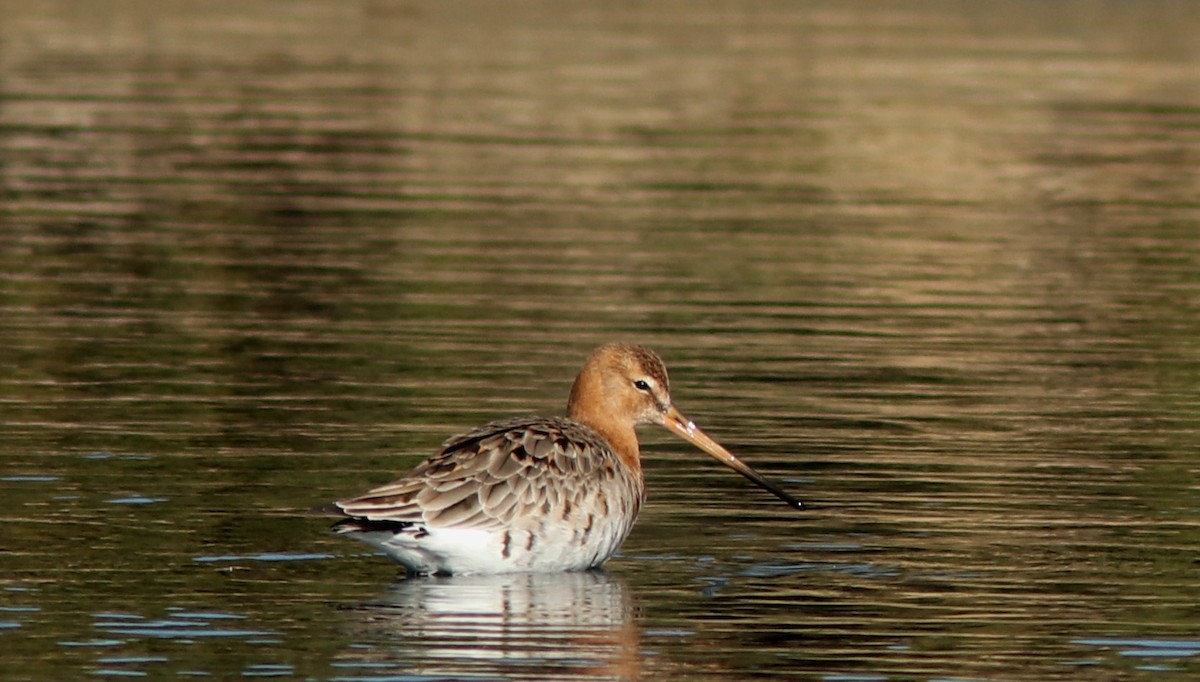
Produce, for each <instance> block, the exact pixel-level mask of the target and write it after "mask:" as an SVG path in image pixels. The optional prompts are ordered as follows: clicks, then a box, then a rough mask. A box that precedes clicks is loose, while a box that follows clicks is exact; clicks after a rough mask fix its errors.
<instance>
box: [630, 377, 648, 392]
mask: <svg viewBox="0 0 1200 682" xmlns="http://www.w3.org/2000/svg"><path fill="white" fill-rule="evenodd" d="M633 387H634V388H636V389H637V390H639V391H641V392H643V393H649V392H650V384H649V382H647V381H646V380H645V379H636V380H634V382H633Z"/></svg>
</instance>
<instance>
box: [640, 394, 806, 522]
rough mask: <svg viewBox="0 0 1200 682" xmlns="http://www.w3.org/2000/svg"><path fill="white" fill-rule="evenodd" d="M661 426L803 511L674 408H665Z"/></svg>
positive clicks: (781, 490)
mask: <svg viewBox="0 0 1200 682" xmlns="http://www.w3.org/2000/svg"><path fill="white" fill-rule="evenodd" d="M661 424H662V425H663V426H665V427H666V428H667V429H668V430H669V431H671V433H674V434H675V435H677V436H679V437H680V438H683V439H684V440H686V441H688V442H689V443H691V444H692V445H695V446H696V447H698V448H700V449H701V450H703V451H705V452H707V453H708V454H710V455H712V457H713V459H715V460H717V461H718V462H720V463H722V464H724V465H725V466H727V467H729V468H730V469H733V470H734V471H736V472H738V473H739V474H741V475H743V476H745V477H746V478H748V479H750V482H752V483H754V485H757V486H758V487H760V488H762V489H763V490H766V491H767V492H769V493H771V494H772V495H774V496H775V497H778V498H779V499H781V500H783V501H784V502H787V503H788V504H789V505H791V506H792V507H793V508H794V509H804V503H803V502H801V501H800V500H797V499H796V498H794V497H792V496H791V495H789V494H787V493H786V492H784V491H783V489H782V488H780V487H779V486H777V485H775V484H774V483H772V482H770V481H768V480H767V479H765V478H763V475H762V474H760V473H758V472H757V471H755V470H754V469H753V468H751V467H750V465H749V464H746V463H745V462H743V461H742V460H740V459H738V458H737V457H734V455H733V453H731V452H730V451H728V450H726V449H725V448H724V447H722V446H721V444H720V443H718V442H717V441H715V440H713V439H711V438H709V437H708V436H707V435H706V434H705V433H704V432H703V431H701V430H700V429H699V427H697V426H696V424H695V422H693V421H692V420H690V419H688V418H687V417H685V416H683V415H682V414H680V412H679V410H677V409H675V406H674V405H672V406H671V407H669V408H667V411H666V413H665V414H663V416H662V422H661Z"/></svg>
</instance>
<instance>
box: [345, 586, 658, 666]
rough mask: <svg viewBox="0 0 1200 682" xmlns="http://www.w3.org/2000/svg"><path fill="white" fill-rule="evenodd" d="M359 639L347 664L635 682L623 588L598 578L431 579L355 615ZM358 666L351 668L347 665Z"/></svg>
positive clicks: (635, 647) (634, 642) (635, 646)
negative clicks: (628, 681)
mask: <svg viewBox="0 0 1200 682" xmlns="http://www.w3.org/2000/svg"><path fill="white" fill-rule="evenodd" d="M353 612H354V613H355V614H356V615H357V616H358V617H356V618H354V619H352V625H351V629H352V630H353V633H354V635H355V636H356V638H358V639H359V641H358V643H357V644H356V646H355V648H354V649H352V650H350V651H347V652H346V655H345V656H342V657H339V658H341V663H340V665H341V666H343V667H355V662H356V661H357V662H358V664H360V665H363V666H369V667H371V668H372V669H373V673H379V672H381V671H380V668H381V667H389V664H394V665H396V666H397V668H398V669H402V670H403V671H404V672H405V673H407V674H408V675H413V674H417V675H422V676H424V675H431V676H435V677H437V678H439V679H441V678H445V679H462V678H469V677H480V676H483V677H494V676H503V677H513V676H516V677H519V678H521V679H555V680H562V679H576V678H587V679H612V680H631V679H637V678H638V677H639V672H640V666H641V661H640V652H639V642H638V634H637V629H636V626H635V623H634V614H633V607H632V606H631V601H630V598H629V596H628V592H627V589H626V587H625V585H624V584H623V583H622V582H621V581H619V580H618V579H616V578H614V577H612V576H610V575H608V574H606V573H604V572H600V571H587V572H576V573H550V574H531V573H524V574H512V575H492V576H461V577H445V578H442V577H429V578H417V579H410V580H403V581H401V582H398V583H396V584H395V585H394V586H392V588H391V589H389V590H388V592H387V593H385V594H384V595H382V596H381V597H380V598H379V599H377V600H376V601H373V602H371V603H368V604H363V605H360V606H358V607H356V608H355V609H354V610H353ZM350 659H353V660H350Z"/></svg>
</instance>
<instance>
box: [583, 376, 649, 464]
mask: <svg viewBox="0 0 1200 682" xmlns="http://www.w3.org/2000/svg"><path fill="white" fill-rule="evenodd" d="M603 381H604V377H603V376H602V374H601V373H600V372H597V371H591V370H590V369H589V368H588V367H585V368H584V370H583V371H582V372H580V373H579V376H578V377H576V378H575V384H574V385H573V386H571V397H570V398H569V399H568V400H567V416H568V417H570V418H571V419H574V420H575V421H577V422H579V423H581V424H584V425H585V426H588V427H590V428H591V429H592V430H593V431H595V432H596V433H598V434H600V436H601V437H602V438H603V439H604V440H605V441H607V442H608V444H609V446H611V447H612V449H613V452H614V453H616V455H617V457H619V458H621V462H622V463H623V464H625V466H626V467H628V468H629V469H630V470H631V471H637V472H640V471H641V470H642V461H641V457H640V456H639V453H638V439H637V432H636V431H634V429H633V424H632V423H629V422H623V421H621V420H620V419H618V418H617V417H616V415H617V414H619V413H620V410H619V408H618V406H615V405H610V404H609V403H608V401H607V400H606V399H605V396H606V395H609V394H607V393H606V392H605V391H604V385H603Z"/></svg>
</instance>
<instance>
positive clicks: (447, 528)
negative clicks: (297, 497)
mask: <svg viewBox="0 0 1200 682" xmlns="http://www.w3.org/2000/svg"><path fill="white" fill-rule="evenodd" d="M641 424H658V425H660V426H663V427H665V428H666V429H667V430H668V431H670V432H672V433H674V434H676V435H678V436H680V437H682V438H683V439H685V440H687V441H689V442H691V443H692V444H694V445H695V446H697V447H698V448H700V449H701V450H703V451H704V452H706V453H708V454H709V455H711V456H712V457H714V458H715V459H717V460H718V461H720V462H722V463H723V464H725V465H726V466H728V467H730V468H732V469H733V470H734V471H737V472H738V473H740V474H742V475H743V476H745V477H746V478H747V479H749V480H750V481H751V482H753V483H754V484H756V485H758V486H759V487H761V488H763V489H764V490H767V491H769V492H770V493H772V494H774V495H775V496H776V497H778V498H780V499H781V500H783V501H785V502H787V503H788V504H789V505H790V506H791V507H792V508H794V509H803V508H804V505H803V503H802V502H801V501H800V500H798V499H796V498H794V497H792V496H791V495H789V494H788V493H787V492H785V491H784V490H782V489H781V488H779V487H778V486H776V485H775V484H774V483H771V482H770V481H768V480H767V479H766V478H764V477H763V476H762V475H760V474H759V473H758V472H757V471H755V470H754V469H753V468H751V467H750V465H748V464H746V463H745V462H743V461H742V460H740V459H738V458H737V457H735V456H734V455H733V454H731V453H730V452H729V451H728V450H726V449H725V448H724V447H722V446H721V445H719V444H718V443H717V442H716V441H714V440H713V439H711V438H710V437H708V435H706V434H705V433H704V432H703V431H701V430H700V429H699V428H698V427H697V426H696V424H695V423H694V422H693V421H692V420H690V419H688V418H686V417H684V416H683V414H681V413H680V411H679V410H678V409H676V407H675V405H674V404H673V403H672V401H671V394H670V388H669V381H668V378H667V370H666V366H665V365H664V364H663V361H662V359H661V358H659V356H658V354H657V353H655V352H654V351H652V350H650V349H649V348H646V347H645V346H640V345H632V344H625V343H609V344H606V345H603V346H600V347H599V348H597V349H596V350H595V351H594V352H593V353H592V354H591V355H590V356H589V357H588V358H587V360H586V361H585V362H584V365H583V368H582V369H581V370H580V371H579V375H578V376H577V377H576V378H575V382H574V383H573V384H572V386H571V391H570V396H569V398H568V400H567V410H566V416H565V417H518V418H515V419H505V420H500V421H494V422H491V423H489V424H486V425H484V426H480V427H478V428H475V429H473V430H470V431H467V432H466V433H462V434H460V435H457V436H453V437H451V438H450V439H448V440H447V441H446V442H445V443H443V444H442V447H441V449H440V450H439V451H438V452H437V453H435V454H434V455H433V456H431V457H429V458H428V459H427V460H425V461H424V462H422V463H421V464H419V465H418V466H417V467H416V468H415V469H413V470H412V471H411V472H409V473H408V474H407V475H405V476H404V477H402V478H400V479H399V480H396V481H394V482H392V483H388V484H386V485H382V486H380V487H377V488H374V489H372V490H369V491H368V492H366V493H364V494H362V495H359V496H357V497H351V498H347V499H342V500H338V501H337V502H334V503H333V504H332V505H328V506H327V507H325V508H323V509H325V510H326V511H327V512H332V513H334V514H336V515H339V516H341V517H342V518H341V519H340V520H339V521H337V522H336V523H334V524H333V526H332V527H331V529H330V530H331V531H332V532H333V533H335V534H338V535H345V536H347V537H350V538H353V539H356V540H360V541H362V542H365V543H367V544H369V545H372V546H374V547H376V548H377V549H380V550H382V551H383V552H384V553H385V554H386V555H387V556H389V557H390V558H392V559H393V560H395V561H396V562H398V563H399V564H401V565H402V566H403V567H404V569H405V571H406V573H407V575H408V576H409V577H414V576H421V575H488V574H502V573H524V572H529V573H535V572H543V573H544V572H563V571H580V570H588V569H592V568H598V567H599V566H600V565H601V564H603V563H604V562H605V561H606V560H607V559H609V558H610V557H611V556H612V555H613V554H614V553H615V552H616V551H617V550H618V549H619V548H620V547H621V544H622V543H623V542H624V541H625V539H626V538H627V537H628V536H629V533H630V531H631V530H632V529H633V525H634V521H635V520H636V519H637V515H638V511H639V510H640V509H641V507H642V504H643V502H644V500H645V497H646V484H645V478H644V476H643V472H642V462H641V455H640V451H639V447H638V438H637V433H636V430H635V429H636V427H637V426H639V425H641Z"/></svg>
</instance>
